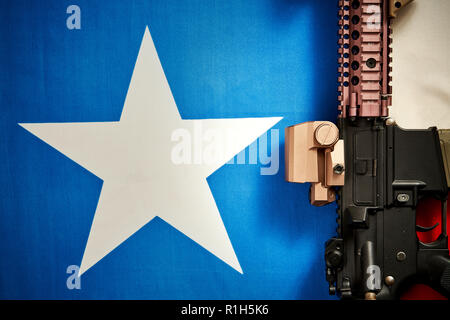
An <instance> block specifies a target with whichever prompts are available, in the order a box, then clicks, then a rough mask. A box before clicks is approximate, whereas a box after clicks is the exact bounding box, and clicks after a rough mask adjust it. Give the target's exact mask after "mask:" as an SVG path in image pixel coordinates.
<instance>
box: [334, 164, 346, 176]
mask: <svg viewBox="0 0 450 320" xmlns="http://www.w3.org/2000/svg"><path fill="white" fill-rule="evenodd" d="M333 172H334V173H336V174H343V173H344V166H343V165H342V164H340V163H338V164H337V165H335V166H334V168H333Z"/></svg>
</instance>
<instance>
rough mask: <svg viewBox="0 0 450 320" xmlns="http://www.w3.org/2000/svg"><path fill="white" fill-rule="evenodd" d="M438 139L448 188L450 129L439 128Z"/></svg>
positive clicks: (449, 174) (449, 183)
mask: <svg viewBox="0 0 450 320" xmlns="http://www.w3.org/2000/svg"><path fill="white" fill-rule="evenodd" d="M439 140H440V141H441V151H442V159H443V160H444V168H445V176H446V177H447V186H448V187H449V188H450V129H445V130H439Z"/></svg>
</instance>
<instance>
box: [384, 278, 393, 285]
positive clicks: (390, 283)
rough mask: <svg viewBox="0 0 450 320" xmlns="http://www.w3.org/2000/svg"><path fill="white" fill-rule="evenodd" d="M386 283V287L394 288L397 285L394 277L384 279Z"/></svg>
mask: <svg viewBox="0 0 450 320" xmlns="http://www.w3.org/2000/svg"><path fill="white" fill-rule="evenodd" d="M384 282H385V283H386V285H388V286H392V285H394V283H395V279H394V277H393V276H387V277H386V278H384Z"/></svg>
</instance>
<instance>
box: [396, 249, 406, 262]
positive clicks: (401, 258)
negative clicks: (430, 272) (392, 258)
mask: <svg viewBox="0 0 450 320" xmlns="http://www.w3.org/2000/svg"><path fill="white" fill-rule="evenodd" d="M405 260H406V253H404V252H403V251H399V252H397V261H405Z"/></svg>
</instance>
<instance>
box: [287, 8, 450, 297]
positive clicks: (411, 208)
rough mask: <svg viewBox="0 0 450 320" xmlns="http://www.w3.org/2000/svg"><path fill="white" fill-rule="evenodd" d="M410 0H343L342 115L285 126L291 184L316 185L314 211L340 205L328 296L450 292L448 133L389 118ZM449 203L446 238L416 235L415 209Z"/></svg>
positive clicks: (328, 251) (328, 256)
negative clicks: (423, 203) (403, 13)
mask: <svg viewBox="0 0 450 320" xmlns="http://www.w3.org/2000/svg"><path fill="white" fill-rule="evenodd" d="M411 1H412V0H403V1H400V0H398V1H394V0H360V1H358V0H354V1H350V0H340V1H339V15H340V20H339V24H340V28H339V34H340V39H339V56H340V57H339V74H340V76H339V83H340V86H339V95H338V100H339V106H338V110H339V116H338V119H337V124H336V125H335V124H334V123H332V122H328V121H314V122H306V123H302V124H298V125H295V126H291V127H288V128H286V179H287V180H288V181H290V182H297V183H304V182H310V183H311V188H310V201H311V204H313V205H315V206H322V205H325V204H328V203H331V202H334V201H336V202H337V214H338V217H337V223H338V226H337V236H336V237H334V238H331V239H330V240H329V241H327V243H326V246H325V264H326V280H327V281H328V283H329V291H330V294H338V295H339V296H340V297H342V298H358V299H368V300H373V299H394V298H398V297H399V296H400V294H401V292H402V291H403V290H404V289H405V288H406V287H407V286H408V284H410V283H414V282H416V283H417V282H420V283H425V284H428V285H430V286H431V287H433V288H434V289H436V290H437V291H439V292H441V293H442V294H444V295H446V296H447V297H448V296H449V295H450V259H449V249H448V237H447V230H446V226H447V221H446V213H447V197H448V191H449V183H450V175H449V167H450V130H438V129H437V128H434V127H433V128H429V129H427V130H404V129H402V128H400V127H399V126H397V125H396V123H395V121H393V120H392V119H390V118H389V117H388V107H389V106H390V105H391V99H392V98H391V94H392V90H391V87H390V85H389V83H390V81H391V79H390V72H391V58H390V52H391V48H390V41H391V33H390V22H391V20H392V19H394V18H395V17H396V15H397V13H398V11H399V10H401V9H402V8H403V7H404V6H405V5H407V4H408V3H409V2H411ZM425 197H433V198H435V199H438V200H439V201H441V204H442V206H441V207H442V219H441V230H442V231H441V234H440V236H439V237H438V238H437V239H436V240H435V241H434V242H431V243H424V242H421V241H419V239H418V237H417V235H416V232H428V231H431V230H432V229H434V228H436V227H437V226H438V224H436V225H434V226H419V225H416V208H417V205H418V202H419V201H420V200H421V199H423V198H425Z"/></svg>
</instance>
